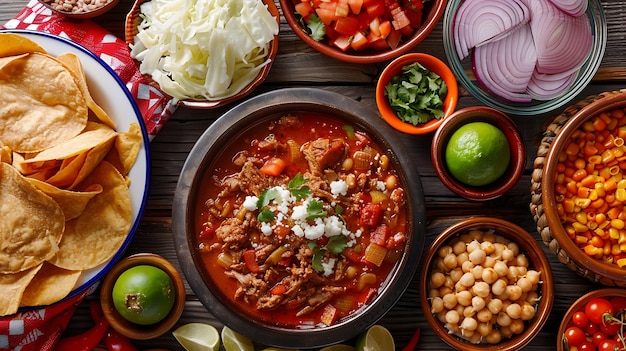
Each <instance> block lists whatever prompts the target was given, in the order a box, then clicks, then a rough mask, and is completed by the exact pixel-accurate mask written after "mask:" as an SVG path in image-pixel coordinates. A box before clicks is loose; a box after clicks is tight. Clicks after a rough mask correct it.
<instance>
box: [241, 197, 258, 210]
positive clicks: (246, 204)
mask: <svg viewBox="0 0 626 351" xmlns="http://www.w3.org/2000/svg"><path fill="white" fill-rule="evenodd" d="M258 202H259V198H258V197H256V196H246V199H245V200H244V201H243V208H245V209H246V210H248V211H254V210H256V209H257V207H256V205H257V203H258Z"/></svg>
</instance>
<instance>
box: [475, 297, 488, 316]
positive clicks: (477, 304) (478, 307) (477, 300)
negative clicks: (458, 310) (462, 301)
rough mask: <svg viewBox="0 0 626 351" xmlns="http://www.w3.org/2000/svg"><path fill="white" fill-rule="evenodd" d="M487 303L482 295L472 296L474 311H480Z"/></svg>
mask: <svg viewBox="0 0 626 351" xmlns="http://www.w3.org/2000/svg"><path fill="white" fill-rule="evenodd" d="M486 305H487V304H486V303H485V299H483V298H482V297H480V296H474V297H472V310H473V311H474V312H478V311H480V310H482V309H484V308H485V306H486Z"/></svg>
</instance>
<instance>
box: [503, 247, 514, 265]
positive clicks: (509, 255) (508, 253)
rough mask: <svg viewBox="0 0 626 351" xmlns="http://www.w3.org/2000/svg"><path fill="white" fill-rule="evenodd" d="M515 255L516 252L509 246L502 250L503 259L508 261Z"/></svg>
mask: <svg viewBox="0 0 626 351" xmlns="http://www.w3.org/2000/svg"><path fill="white" fill-rule="evenodd" d="M514 257H515V254H514V253H513V251H512V250H511V249H509V248H508V247H507V248H506V249H504V251H502V260H504V261H507V262H508V261H510V260H512V259H513V258H514Z"/></svg>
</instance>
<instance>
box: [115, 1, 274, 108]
mask: <svg viewBox="0 0 626 351" xmlns="http://www.w3.org/2000/svg"><path fill="white" fill-rule="evenodd" d="M147 1H149V0H135V3H134V4H133V6H132V8H131V9H130V11H129V12H128V14H127V15H126V23H125V28H124V37H125V41H126V44H128V45H129V46H131V47H132V45H134V44H135V35H136V34H137V32H138V30H137V27H138V26H139V24H140V23H141V21H142V18H141V17H140V16H139V14H140V13H141V4H143V3H144V2H147ZM263 3H265V5H266V6H267V9H268V10H269V11H270V13H271V14H272V16H273V17H274V18H275V19H276V22H277V23H278V24H279V25H280V13H279V12H278V8H277V7H276V5H275V4H274V1H273V0H263ZM278 36H279V34H276V35H275V36H274V40H272V42H271V43H270V45H269V52H268V54H267V59H269V60H270V62H269V63H268V64H267V65H265V66H263V68H261V70H260V71H259V74H258V75H257V76H256V78H254V79H253V80H252V81H251V82H250V83H248V85H246V86H245V87H244V88H243V89H241V91H239V92H238V93H237V94H235V95H232V96H229V97H225V98H223V99H219V100H195V99H185V100H180V101H178V105H180V106H184V107H188V108H195V109H214V108H218V107H221V106H224V105H226V104H229V103H231V102H235V101H237V100H241V99H243V98H244V97H246V96H248V95H249V94H250V93H252V92H253V91H254V90H255V89H256V88H257V87H258V86H259V85H261V83H263V82H264V81H265V78H267V75H268V74H269V73H270V69H271V68H272V64H273V63H274V61H275V59H276V54H277V53H278ZM235 39H236V38H235ZM148 84H150V85H151V86H153V87H155V88H157V89H160V87H159V84H158V83H156V82H155V81H153V80H152V79H148Z"/></svg>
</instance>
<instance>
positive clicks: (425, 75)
mask: <svg viewBox="0 0 626 351" xmlns="http://www.w3.org/2000/svg"><path fill="white" fill-rule="evenodd" d="M447 93H448V87H447V85H446V82H444V81H443V79H441V77H440V76H439V75H437V74H436V73H434V72H431V71H429V70H428V69H426V68H425V67H424V66H422V65H421V64H420V63H419V62H415V63H412V64H410V65H406V66H404V67H402V74H400V75H398V76H395V77H393V78H392V79H391V81H390V82H389V84H387V86H386V87H385V95H386V96H387V99H388V100H389V104H390V105H391V108H392V109H393V110H394V111H395V112H396V114H397V115H398V118H400V119H401V120H403V121H404V122H406V123H410V124H414V125H419V124H423V123H426V122H428V121H430V120H431V119H433V118H441V117H443V114H444V113H443V109H442V108H443V100H444V99H445V97H446V94H447Z"/></svg>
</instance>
